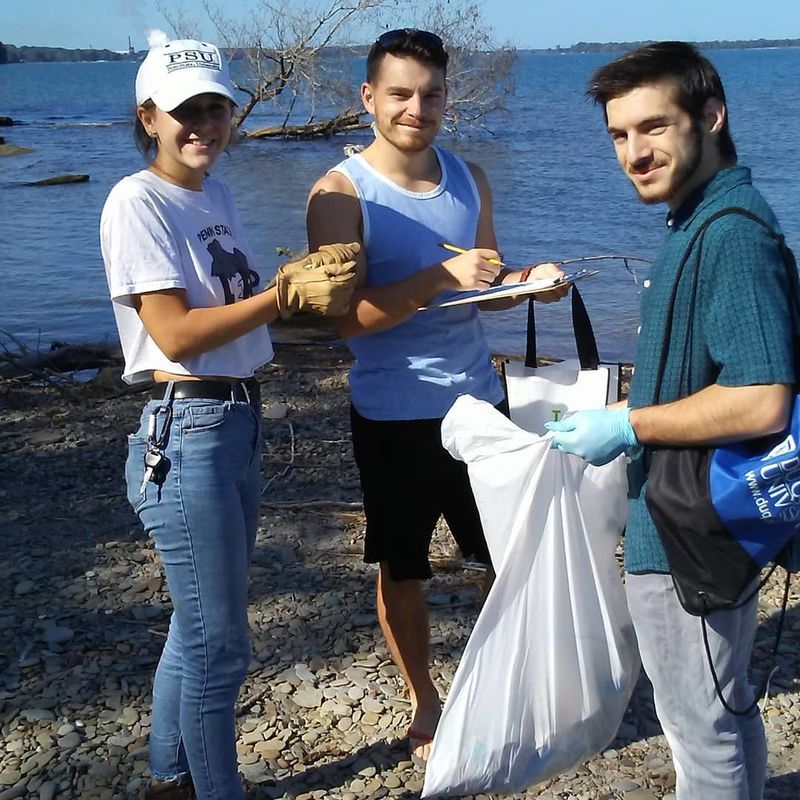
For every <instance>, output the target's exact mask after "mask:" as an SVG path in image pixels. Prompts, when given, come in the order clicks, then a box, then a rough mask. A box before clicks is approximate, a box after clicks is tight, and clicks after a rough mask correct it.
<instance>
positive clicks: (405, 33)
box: [375, 28, 444, 50]
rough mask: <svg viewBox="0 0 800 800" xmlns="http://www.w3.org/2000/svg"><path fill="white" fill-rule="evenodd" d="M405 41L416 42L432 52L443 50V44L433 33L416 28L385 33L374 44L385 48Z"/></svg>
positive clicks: (398, 29)
mask: <svg viewBox="0 0 800 800" xmlns="http://www.w3.org/2000/svg"><path fill="white" fill-rule="evenodd" d="M406 40H410V41H415V42H418V43H419V44H421V45H423V46H425V47H429V48H431V49H432V50H444V42H442V40H441V39H440V38H439V37H438V36H437V35H436V34H435V33H431V32H430V31H422V30H419V29H418V28H397V29H396V30H393V31H386V33H383V34H381V35H380V36H379V37H378V39H377V40H376V42H375V44H377V45H378V46H379V47H384V48H386V47H391V46H392V45H394V44H397V43H398V42H403V41H406Z"/></svg>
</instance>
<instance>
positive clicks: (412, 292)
mask: <svg viewBox="0 0 800 800" xmlns="http://www.w3.org/2000/svg"><path fill="white" fill-rule="evenodd" d="M446 286H447V273H446V271H445V269H444V268H443V267H442V265H441V264H434V265H433V266H431V267H428V268H427V269H424V270H421V271H420V272H417V273H415V274H414V275H411V276H410V277H408V278H406V279H405V280H402V281H398V282H397V283H390V284H386V285H384V286H372V287H369V288H363V289H357V290H356V292H355V293H354V294H353V299H352V300H351V303H350V310H349V311H348V313H347V314H345V315H344V316H343V317H339V318H338V319H336V320H335V321H334V324H335V326H336V330H337V331H338V333H339V335H340V336H342V338H344V339H350V338H352V337H354V336H362V335H364V334H368V333H378V332H379V331H384V330H388V329H389V328H393V327H394V326H395V325H399V324H400V323H401V322H405V321H406V320H407V319H409V318H410V317H412V316H413V315H414V314H416V313H417V310H418V309H419V308H420V306H424V305H425V304H426V303H428V302H429V301H430V300H431V299H432V298H433V297H435V296H436V295H437V294H439V292H441V291H443V290H444V289H445V288H446Z"/></svg>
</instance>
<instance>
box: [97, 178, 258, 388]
mask: <svg viewBox="0 0 800 800" xmlns="http://www.w3.org/2000/svg"><path fill="white" fill-rule="evenodd" d="M100 247H101V250H102V253H103V262H104V263H105V268H106V277H107V279H108V287H109V291H110V293H111V299H112V300H113V301H114V302H113V306H114V315H115V317H116V320H117V327H118V329H119V338H120V343H121V344H122V352H123V355H124V357H125V370H124V372H123V375H122V377H123V380H125V381H127V382H128V383H138V382H140V381H145V380H149V379H151V378H152V374H153V370H157V369H158V370H164V371H166V372H172V373H176V374H179V375H195V376H202V375H227V376H230V377H233V378H249V377H250V376H251V375H252V374H253V372H254V371H255V369H256V368H257V367H260V366H261V365H262V364H265V363H266V362H267V361H269V360H270V359H271V358H272V355H273V351H272V342H271V341H270V337H269V331H268V330H267V326H266V325H262V326H260V327H258V328H256V329H255V330H253V331H251V332H250V333H247V334H245V335H244V336H240V337H239V338H238V339H235V340H234V341H232V342H230V343H228V344H225V345H222V346H221V347H218V348H216V349H214V350H209V351H208V352H206V353H202V354H200V355H197V356H192V357H190V358H187V359H186V360H185V361H183V362H180V363H178V362H174V361H170V360H169V358H167V356H165V355H164V353H162V352H161V350H160V349H159V348H158V346H157V345H156V343H155V342H154V341H153V339H152V338H151V337H150V335H149V334H148V333H147V331H146V330H145V327H144V325H143V324H142V321H141V319H140V318H139V315H138V314H137V313H136V310H135V309H134V308H133V306H132V304H131V295H135V294H141V293H143V292H157V291H162V290H165V289H185V290H186V294H187V297H188V301H189V305H190V306H191V307H192V308H211V307H215V306H222V305H229V304H231V303H235V302H237V301H239V300H243V299H245V298H247V297H250V296H251V295H252V294H253V293H254V292H255V291H256V290H258V289H263V283H262V281H261V280H260V277H259V276H258V275H257V273H255V272H254V271H253V270H252V269H251V268H250V265H251V264H252V263H253V258H252V254H251V252H250V248H249V247H248V245H247V241H246V240H245V237H244V232H243V230H242V225H241V222H240V220H239V215H238V213H237V212H236V208H235V207H234V205H233V200H232V198H231V195H230V192H229V190H228V188H227V186H225V184H223V183H221V182H220V181H217V180H214V179H212V178H206V179H205V180H204V181H203V188H202V191H199V192H197V191H192V190H190V189H182V188H181V187H179V186H174V185H172V184H171V183H167V182H166V181H164V180H162V179H161V178H159V177H158V176H157V175H155V174H154V173H153V172H150V171H149V170H142V171H141V172H137V173H135V174H134V175H129V176H128V177H127V178H123V179H122V180H121V181H120V182H119V183H118V184H117V185H116V186H115V187H114V188H113V189H112V190H111V193H110V194H109V196H108V199H107V200H106V203H105V206H104V207H103V213H102V216H101V219H100ZM259 284H260V285H259Z"/></svg>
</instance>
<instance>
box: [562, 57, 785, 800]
mask: <svg viewBox="0 0 800 800" xmlns="http://www.w3.org/2000/svg"><path fill="white" fill-rule="evenodd" d="M589 95H590V96H591V97H592V98H593V99H594V100H595V102H597V103H598V104H600V105H602V106H603V108H604V110H605V114H606V120H607V123H608V132H609V134H610V136H611V140H612V142H613V144H614V148H615V150H616V154H617V158H618V160H619V162H620V165H621V166H622V168H623V170H624V172H625V173H626V175H627V176H628V178H629V179H630V180H631V182H632V183H633V185H634V187H635V188H636V191H637V193H638V195H639V197H640V199H641V200H642V201H643V202H645V203H666V204H667V205H668V206H669V214H668V216H667V234H666V241H665V243H664V245H663V247H662V249H661V251H660V253H659V254H658V257H657V259H656V261H655V263H654V264H653V267H652V270H651V275H650V277H651V286H650V288H649V289H648V290H647V293H646V295H645V297H644V299H643V304H642V310H641V321H642V328H641V332H640V335H639V342H638V346H637V353H636V361H635V372H634V375H633V379H632V381H631V388H630V395H629V398H628V405H627V406H620V407H618V408H611V409H607V410H599V411H588V412H586V411H584V412H577V413H575V414H572V415H570V416H569V417H566V418H565V419H564V420H562V421H560V422H558V423H548V427H549V428H550V429H551V430H553V431H554V438H553V445H554V446H555V447H557V448H559V449H561V450H564V451H566V452H570V453H575V454H577V455H580V456H582V457H583V458H585V459H586V460H588V461H591V462H592V463H595V464H602V463H606V462H607V461H610V460H611V459H612V458H614V457H616V456H617V455H619V454H620V453H621V452H623V451H624V450H628V449H630V448H632V447H636V446H637V445H641V446H642V448H643V453H641V454H640V455H639V456H638V457H637V458H636V459H635V460H634V461H633V462H632V464H631V466H630V467H629V485H630V497H631V500H630V514H629V519H628V526H627V530H626V540H625V572H626V575H625V581H626V592H627V595H628V607H629V608H630V612H631V617H632V618H633V623H634V628H635V630H636V636H637V639H638V642H639V649H640V652H641V656H642V664H643V665H644V668H645V670H646V671H647V674H648V676H649V677H650V680H651V682H652V684H653V692H654V699H655V706H656V711H657V713H658V718H659V720H660V722H661V725H662V727H663V729H664V733H665V735H666V737H667V741H668V742H669V745H670V748H671V750H672V755H673V760H674V763H675V771H676V774H677V785H676V792H677V797H678V800H701V799H702V800H760V798H761V796H762V792H763V787H764V778H765V772H766V743H765V738H764V727H763V724H762V722H761V717H760V715H759V712H758V708H757V707H752V708H751V709H750V710H749V712H748V713H745V714H743V715H738V714H733V713H730V711H729V710H727V709H726V708H725V707H724V706H723V705H722V703H721V702H720V700H719V698H718V697H717V695H716V692H715V687H714V680H713V678H712V675H711V671H710V669H709V664H708V658H707V655H706V652H705V645H704V642H703V633H702V626H701V621H700V618H699V617H697V616H692V615H690V614H689V613H687V611H685V610H684V608H683V607H682V606H681V604H680V602H679V599H678V595H677V593H676V591H675V587H674V585H673V583H672V579H671V576H670V566H669V563H668V562H667V556H666V553H665V551H664V548H663V547H662V545H661V541H660V539H659V536H658V532H657V530H656V527H655V524H654V522H653V519H652V517H651V515H650V512H649V510H648V507H647V504H646V493H647V485H648V484H647V481H648V475H647V473H648V466H649V463H650V454H651V452H652V448H654V447H657V446H670V445H672V446H676V447H691V446H695V445H697V446H703V445H714V444H720V443H724V442H730V441H738V440H744V439H751V438H756V437H759V436H764V435H766V434H769V433H775V432H778V431H781V430H783V429H784V427H785V425H786V423H787V421H788V416H789V412H790V407H791V395H792V391H791V384H793V383H794V381H795V369H794V366H795V353H794V335H793V332H794V329H795V323H794V313H793V311H792V305H793V298H792V295H794V296H795V297H796V295H797V281H796V276H795V279H794V280H793V279H791V278H790V274H789V273H788V271H787V269H786V266H785V264H784V260H783V257H782V255H781V252H780V249H779V247H778V245H777V243H776V242H775V240H774V239H773V238H772V237H771V236H770V235H769V233H768V232H767V231H766V230H765V229H764V228H763V227H762V226H761V225H760V224H758V223H757V222H756V221H754V220H752V219H748V218H747V217H745V216H742V215H741V214H728V215H725V216H723V217H720V218H719V219H717V220H715V221H713V222H712V223H711V224H710V225H709V227H708V228H707V233H706V234H705V238H704V240H703V244H702V248H696V250H695V249H693V250H692V255H691V259H690V260H689V261H687V268H686V269H685V270H684V272H683V276H684V277H686V278H687V279H688V278H691V277H693V276H694V275H696V276H697V293H696V298H697V299H696V303H694V302H692V301H691V299H690V297H691V292H690V291H685V290H684V288H688V284H689V281H688V280H687V281H686V284H685V283H684V281H683V280H681V281H680V283H679V284H678V291H677V294H676V296H675V302H674V305H673V303H672V299H671V298H672V290H673V286H674V285H675V283H676V280H678V279H679V276H678V274H677V273H678V269H679V267H680V264H681V262H682V260H683V258H684V254H685V253H686V250H687V248H688V245H689V243H690V242H691V241H692V238H693V236H694V235H695V233H696V232H697V231H698V230H699V229H700V228H701V226H702V225H703V223H704V222H705V221H707V220H708V219H709V218H710V217H711V216H712V215H713V214H714V213H715V212H717V211H719V210H720V209H723V208H729V207H740V208H745V209H747V210H749V211H751V212H752V213H754V214H756V215H757V216H759V217H760V218H761V219H762V220H764V221H765V222H766V223H768V224H769V225H770V226H772V227H773V228H775V227H777V222H776V220H775V217H774V215H773V213H772V211H771V210H770V208H769V206H768V204H767V202H766V201H765V200H764V198H763V197H762V196H761V194H760V193H759V192H758V191H757V190H756V189H755V188H754V187H753V185H752V183H751V180H750V170H749V169H747V168H746V167H741V166H737V164H736V148H735V147H734V144H733V140H732V138H731V135H730V132H729V130H728V119H727V108H726V102H725V93H724V90H723V87H722V82H721V80H720V77H719V75H718V74H717V71H716V70H715V68H714V67H713V65H712V64H711V63H710V62H709V61H708V60H707V59H706V58H704V57H703V56H702V55H701V54H700V53H699V52H698V51H697V50H696V49H695V48H694V47H693V46H691V45H689V44H685V43H682V42H660V43H655V44H651V45H646V46H645V47H642V48H640V49H638V50H635V51H632V52H630V53H628V54H627V55H625V56H623V57H622V58H620V59H618V60H616V61H614V62H612V63H610V64H608V65H606V66H604V67H602V68H601V69H600V70H598V71H597V72H596V73H595V75H594V77H593V79H592V83H591V85H590V89H589ZM670 308H672V309H673V312H672V325H671V327H669V312H670ZM689 330H691V331H692V335H691V336H690V337H689V335H688V333H687V332H688V331H689ZM668 331H671V336H670V338H669V343H668V350H667V356H666V360H665V362H664V364H663V380H662V381H661V387H660V390H658V388H657V387H658V382H659V373H662V370H661V366H662V349H663V346H664V341H665V336H666V335H667V332H668ZM656 395H657V396H656ZM756 610H757V597H755V596H754V597H753V598H752V599H751V600H750V601H749V602H746V603H744V604H743V605H742V606H741V607H737V608H733V609H730V610H722V611H716V612H714V613H711V614H709V615H708V616H707V618H706V619H707V626H708V639H709V647H710V653H711V659H712V661H713V666H714V668H715V670H716V672H717V675H718V678H719V682H720V685H721V687H722V692H723V695H724V697H725V698H726V702H727V703H728V704H729V705H730V706H731V707H732V708H733V709H737V710H738V709H743V708H745V707H747V706H748V705H749V704H750V703H751V701H752V700H753V698H754V692H753V690H752V687H751V686H750V684H749V682H748V675H747V672H748V664H749V661H750V654H751V650H752V646H753V637H754V635H755V632H756V625H757V618H756Z"/></svg>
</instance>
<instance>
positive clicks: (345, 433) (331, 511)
mask: <svg viewBox="0 0 800 800" xmlns="http://www.w3.org/2000/svg"><path fill="white" fill-rule="evenodd" d="M349 364H350V357H349V354H348V352H347V351H346V350H345V349H344V348H343V347H342V346H341V344H340V343H337V342H335V341H332V340H328V339H326V338H324V337H321V338H317V339H313V338H312V339H305V340H302V339H297V337H295V340H294V341H292V340H290V339H289V338H288V337H285V340H284V341H283V342H279V343H278V344H276V357H275V360H274V361H273V363H272V364H270V365H268V366H266V367H265V368H263V369H262V370H261V371H260V372H259V374H258V377H259V379H260V382H261V386H262V392H263V405H264V416H265V420H264V447H263V455H262V472H263V477H264V493H263V503H262V517H261V522H260V526H259V533H258V541H257V546H256V552H255V557H254V560H253V565H252V569H251V588H250V630H251V639H252V651H253V655H252V663H251V669H250V672H249V675H248V678H247V680H246V682H245V684H244V687H243V689H242V692H241V694H240V698H239V705H238V723H239V739H238V752H239V760H240V769H241V772H242V774H243V776H244V779H245V781H246V783H247V786H248V791H249V793H250V797H251V798H254V799H255V800H258V799H259V798H286V800H289V798H291V799H292V800H310V799H311V798H314V799H315V800H323V798H331V800H367V799H368V798H382V797H389V798H405V799H406V800H410V799H411V798H417V797H418V796H419V792H420V791H421V788H422V782H423V773H422V771H421V770H420V769H418V768H417V767H416V766H414V765H413V764H412V762H411V760H410V758H409V754H408V748H407V742H406V741H405V740H404V738H403V737H404V735H405V732H406V730H407V727H408V723H409V704H408V702H407V700H406V699H405V695H404V693H403V689H402V685H401V681H400V679H399V677H398V673H397V669H396V668H395V667H394V666H393V664H392V662H391V660H390V658H389V655H388V651H387V648H386V646H385V644H384V642H383V639H382V637H381V634H380V630H379V627H378V624H377V620H376V617H375V603H374V579H375V569H374V567H373V566H371V565H366V564H364V563H363V562H362V559H361V539H362V532H363V526H364V521H363V513H362V508H361V504H360V492H359V486H358V475H357V471H356V468H355V465H354V463H353V459H352V453H351V448H350V439H349V420H348V397H347V370H348V367H349ZM119 372H120V370H119V367H118V366H115V365H111V366H106V367H104V368H103V369H101V370H100V371H99V372H98V373H97V375H96V376H95V377H94V378H93V380H91V381H89V382H87V383H80V384H78V383H72V382H67V381H62V380H60V379H59V378H58V376H57V375H55V374H54V373H52V372H48V373H47V374H44V373H42V374H40V375H38V376H35V377H31V376H27V377H23V376H19V377H5V378H2V379H0V523H1V526H0V530H2V533H3V547H2V562H0V563H2V582H0V642H1V643H2V644H0V800H12V798H36V799H38V800H47V798H54V797H55V798H68V799H69V800H79V799H80V800H90V799H92V800H94V799H97V800H117V799H118V798H119V799H122V798H138V797H139V796H140V794H141V790H142V787H143V785H144V782H145V780H146V774H147V773H146V764H147V737H148V732H149V727H150V687H151V682H152V676H153V671H154V669H155V665H156V663H157V660H158V657H159V653H160V650H161V647H162V645H163V642H164V637H165V634H166V630H167V625H168V620H169V614H170V601H169V596H168V594H167V591H166V586H165V583H164V579H163V574H162V571H161V569H160V566H159V561H158V557H157V554H156V552H155V549H154V547H153V545H152V543H151V542H149V541H148V540H147V539H146V538H145V537H144V534H143V532H142V529H141V527H140V526H139V524H138V521H137V519H136V517H135V516H134V514H133V512H132V511H131V509H130V507H129V506H128V504H127V501H126V499H125V487H124V479H123V463H124V458H125V448H126V441H125V439H126V434H127V433H129V432H131V431H133V430H134V428H135V426H136V422H137V420H138V416H139V412H140V408H141V405H142V403H143V397H142V395H141V393H131V392H129V391H127V390H126V389H125V387H124V386H123V385H122V384H121V383H120V381H119V377H118V376H119ZM432 563H433V566H434V571H435V577H434V578H433V580H431V581H430V584H429V586H428V599H429V603H430V607H431V626H432V635H433V645H432V657H433V671H434V674H435V679H436V681H437V684H438V687H439V689H440V692H441V694H442V696H444V695H446V693H447V690H448V687H449V685H450V683H451V680H452V678H453V675H454V674H455V671H456V668H457V665H458V661H459V657H460V654H461V652H462V650H463V648H464V646H465V644H466V642H467V638H468V636H469V633H470V631H471V629H472V626H473V624H474V621H475V619H476V617H477V615H478V613H479V608H480V581H481V575H480V573H478V572H476V571H474V570H472V569H470V568H469V567H468V565H465V564H464V563H463V562H462V560H461V559H460V557H459V555H458V553H457V552H456V551H455V550H454V549H453V547H452V545H451V543H450V540H449V537H448V536H447V535H446V531H445V530H444V528H442V529H441V530H440V531H438V532H437V536H436V537H435V541H434V547H433V556H432ZM779 572H780V571H779ZM782 591H783V578H782V576H781V575H780V574H779V573H776V574H775V575H774V576H773V577H772V578H771V579H770V581H769V583H768V585H767V587H766V588H765V590H764V591H763V592H762V595H761V600H760V619H761V625H760V628H759V633H758V638H757V642H756V649H755V655H754V662H753V679H754V681H755V682H760V681H761V680H762V679H763V678H764V676H765V673H766V671H767V670H768V669H769V666H770V664H771V649H772V644H773V640H774V635H775V622H776V612H777V610H778V608H779V606H780V600H781V596H782ZM776 663H777V666H778V668H779V669H778V671H777V673H776V674H775V675H774V677H773V679H772V681H771V683H770V688H769V696H768V698H767V700H766V701H765V702H764V703H763V704H762V715H763V718H764V721H765V724H766V728H767V735H768V743H769V779H768V783H767V788H766V791H765V797H766V798H768V799H769V800H796V798H798V797H800V578H797V577H795V579H794V581H793V583H792V585H791V587H790V596H789V610H788V611H787V615H786V623H785V627H784V632H783V640H782V642H781V646H780V650H779V653H778V656H777V662H776ZM674 785H675V774H674V770H673V768H672V764H671V760H670V756H669V752H668V749H667V747H666V745H665V741H664V737H663V735H662V733H661V730H660V727H659V725H658V722H657V720H656V718H655V715H654V712H653V706H652V696H651V692H650V687H649V684H648V682H647V680H646V678H644V677H641V678H640V681H639V684H638V686H637V689H636V691H635V693H634V696H633V699H632V701H631V703H630V705H629V708H628V711H627V712H626V715H625V720H624V722H623V724H622V726H621V728H620V730H619V732H618V735H617V737H616V739H615V740H614V741H613V742H612V743H611V744H610V745H609V746H608V748H607V749H606V750H605V751H603V752H602V753H600V754H598V755H597V756H595V757H594V758H592V759H591V760H590V761H589V762H587V763H585V764H583V765H580V766H577V767H575V768H574V769H573V770H571V771H570V772H568V773H566V774H563V775H561V776H559V777H557V778H555V779H553V780H550V781H548V782H546V783H543V784H540V785H537V786H535V787H532V788H531V789H529V790H528V791H527V792H526V793H524V794H515V795H504V796H505V797H514V798H523V797H524V798H540V799H541V800H556V799H557V800H612V798H625V800H667V799H671V798H674V794H673V791H674ZM501 796H502V795H492V797H501ZM479 797H481V798H486V797H488V796H485V795H480V796H479ZM697 800H702V798H698V799H697Z"/></svg>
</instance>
